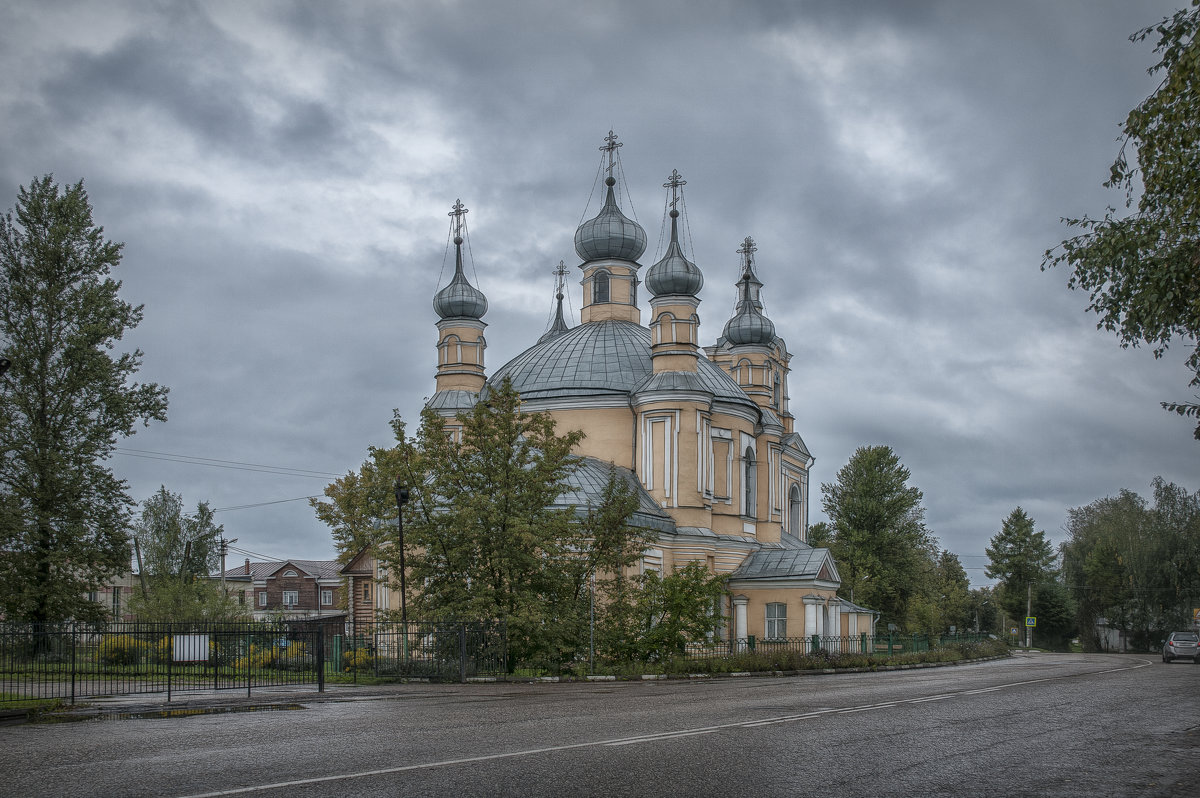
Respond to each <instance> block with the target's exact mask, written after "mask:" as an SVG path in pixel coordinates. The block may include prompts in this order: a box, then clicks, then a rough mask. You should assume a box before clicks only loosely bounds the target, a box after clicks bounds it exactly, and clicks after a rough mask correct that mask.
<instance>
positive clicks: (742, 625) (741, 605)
mask: <svg viewBox="0 0 1200 798" xmlns="http://www.w3.org/2000/svg"><path fill="white" fill-rule="evenodd" d="M749 602H750V599H748V598H746V597H745V596H734V597H733V639H734V640H735V641H744V640H745V639H746V605H747V604H748V603H749ZM737 645H738V646H743V645H745V643H741V642H739V643H738V644H737Z"/></svg>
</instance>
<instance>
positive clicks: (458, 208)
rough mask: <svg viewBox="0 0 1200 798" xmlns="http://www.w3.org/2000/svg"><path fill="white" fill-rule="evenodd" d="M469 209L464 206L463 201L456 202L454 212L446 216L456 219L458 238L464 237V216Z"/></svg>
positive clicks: (455, 225)
mask: <svg viewBox="0 0 1200 798" xmlns="http://www.w3.org/2000/svg"><path fill="white" fill-rule="evenodd" d="M466 213H467V208H466V206H465V205H463V204H462V200H455V201H454V210H452V211H450V213H448V214H446V215H447V216H453V217H454V235H455V237H456V238H461V237H462V226H463V216H464V215H466Z"/></svg>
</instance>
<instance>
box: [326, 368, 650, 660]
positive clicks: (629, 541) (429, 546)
mask: <svg viewBox="0 0 1200 798" xmlns="http://www.w3.org/2000/svg"><path fill="white" fill-rule="evenodd" d="M458 422H459V424H460V425H461V429H460V430H459V434H458V436H457V437H451V436H450V435H449V434H448V433H447V431H446V430H445V426H444V421H443V419H442V418H441V417H440V416H438V415H437V413H435V412H433V411H431V410H428V409H426V410H425V412H423V413H422V416H421V424H420V427H419V428H418V431H417V434H416V436H415V437H413V438H409V437H408V436H407V434H406V428H405V425H404V423H403V422H402V421H401V420H400V419H399V417H396V418H394V419H393V424H392V426H393V432H394V433H395V435H396V446H394V447H392V448H390V449H372V450H371V451H370V459H369V460H368V461H367V462H366V463H364V464H363V467H362V468H361V469H360V470H359V471H358V472H357V473H354V474H348V475H347V476H345V477H343V478H341V479H339V480H338V481H337V482H335V483H333V484H332V485H330V486H329V488H327V489H326V492H325V493H326V496H327V497H329V501H318V502H314V506H315V507H316V510H317V514H318V516H319V517H321V518H322V520H325V521H326V522H327V523H329V524H330V525H331V527H332V528H333V530H334V537H335V542H336V544H337V546H338V550H339V556H341V557H343V558H346V557H349V556H353V554H354V553H355V552H357V551H358V550H359V549H360V548H361V547H362V546H364V545H370V546H374V547H375V554H376V556H377V557H378V558H379V559H380V561H381V562H382V563H383V564H384V565H385V566H386V568H387V571H388V573H390V574H396V575H397V576H396V578H395V579H394V580H393V581H397V582H398V574H399V549H398V546H396V545H395V543H394V541H395V535H394V532H393V531H392V530H394V529H395V526H394V524H395V520H394V518H395V514H396V506H395V498H394V495H393V493H392V486H393V484H394V481H395V478H396V475H399V476H400V479H401V481H402V482H404V483H405V484H407V485H409V486H410V490H411V493H410V499H409V504H408V505H407V506H406V508H405V514H404V531H405V559H406V564H407V567H408V578H407V579H406V583H407V586H408V588H409V592H410V594H411V595H409V596H408V601H409V605H410V607H412V608H413V609H414V610H415V611H416V612H417V613H418V614H419V615H420V617H422V618H423V619H427V620H440V619H454V620H461V619H503V620H504V622H505V624H506V628H507V631H508V640H509V650H510V652H511V653H512V654H513V659H514V661H526V662H532V661H542V662H544V663H546V664H547V666H549V667H558V666H559V665H561V664H563V663H566V662H569V661H571V660H572V659H579V658H580V657H581V656H582V655H583V654H584V652H585V651H586V645H587V641H588V635H587V633H586V632H587V628H588V627H587V625H588V623H589V618H590V611H591V600H592V590H593V587H592V586H593V583H594V584H595V590H596V591H597V594H598V598H597V602H598V604H599V605H600V606H601V607H604V606H607V604H609V603H610V602H611V600H612V599H613V597H615V596H617V595H619V594H620V593H621V592H622V591H625V592H628V591H630V590H632V587H631V585H630V584H629V582H628V580H627V579H626V578H625V576H624V574H625V571H626V570H627V569H628V568H629V566H631V565H632V564H633V563H635V562H636V561H637V560H638V558H639V557H640V556H641V553H642V551H643V550H644V548H645V544H646V540H647V538H646V536H645V533H644V531H642V530H638V529H635V528H633V527H631V526H629V524H628V519H629V516H630V515H632V513H633V512H634V511H635V510H636V509H637V501H638V500H637V495H636V493H635V491H634V488H633V486H631V485H629V484H627V483H626V482H625V481H624V480H622V479H621V478H619V477H618V475H617V474H616V472H615V470H614V472H613V473H612V474H611V475H610V478H609V480H608V482H607V485H606V487H605V488H604V490H603V492H602V494H601V497H600V502H599V504H598V505H597V506H595V507H589V508H572V507H565V506H562V505H561V503H560V502H559V499H560V497H561V496H562V494H563V493H564V492H565V491H566V489H567V488H568V487H569V486H570V485H571V478H572V475H573V474H574V472H575V471H576V469H577V468H578V467H579V464H580V462H581V461H580V460H579V458H578V457H576V456H574V455H572V454H571V451H572V449H573V448H574V447H575V445H576V444H577V443H578V442H579V441H580V440H581V439H582V433H580V432H567V433H565V434H561V435H560V434H558V433H557V431H556V429H555V422H554V420H553V419H552V418H551V417H550V416H548V415H545V414H537V413H526V412H524V411H522V410H521V407H520V397H519V395H518V394H517V392H516V391H515V390H514V389H513V388H512V386H511V384H510V383H508V382H507V381H505V382H504V383H503V384H502V385H501V386H499V387H498V388H496V389H495V390H492V391H490V392H489V393H488V395H487V397H486V398H485V399H484V400H482V401H480V402H479V403H478V404H477V405H476V406H475V407H474V408H473V409H472V410H471V412H470V413H468V414H462V415H460V416H459V418H458ZM394 586H395V587H397V588H398V587H399V585H398V584H396V585H394ZM414 588H419V589H414Z"/></svg>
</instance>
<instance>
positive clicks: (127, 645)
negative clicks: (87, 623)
mask: <svg viewBox="0 0 1200 798" xmlns="http://www.w3.org/2000/svg"><path fill="white" fill-rule="evenodd" d="M146 649H147V645H146V643H145V642H144V641H142V640H138V639H137V638H136V637H134V636H133V635H117V636H116V637H113V638H106V639H105V640H104V641H103V642H102V643H101V644H100V650H99V651H98V652H97V653H96V658H97V660H99V661H100V662H101V663H102V664H104V665H137V664H138V663H139V662H141V661H142V657H143V656H144V655H145V654H146Z"/></svg>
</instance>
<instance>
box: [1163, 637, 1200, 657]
mask: <svg viewBox="0 0 1200 798" xmlns="http://www.w3.org/2000/svg"><path fill="white" fill-rule="evenodd" d="M1162 657H1163V662H1170V661H1171V660H1173V659H1180V658H1186V659H1190V660H1191V661H1192V662H1195V663H1198V664H1200V637H1197V635H1196V633H1195V632H1171V634H1170V636H1169V637H1167V642H1165V643H1163V650H1162Z"/></svg>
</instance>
